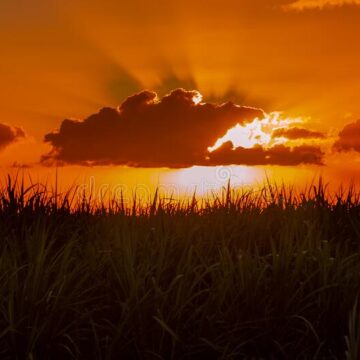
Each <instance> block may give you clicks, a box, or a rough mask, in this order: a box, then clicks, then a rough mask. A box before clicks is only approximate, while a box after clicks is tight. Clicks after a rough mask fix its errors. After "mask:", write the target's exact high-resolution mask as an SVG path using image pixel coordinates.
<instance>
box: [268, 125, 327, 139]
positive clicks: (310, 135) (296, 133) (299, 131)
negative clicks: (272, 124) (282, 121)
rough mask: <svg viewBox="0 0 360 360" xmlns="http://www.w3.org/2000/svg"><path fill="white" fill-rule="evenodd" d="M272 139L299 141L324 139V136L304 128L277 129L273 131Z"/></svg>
mask: <svg viewBox="0 0 360 360" xmlns="http://www.w3.org/2000/svg"><path fill="white" fill-rule="evenodd" d="M271 136H272V138H274V139H275V138H281V137H285V138H287V139H289V140H299V139H325V135H324V134H323V133H321V132H319V131H313V130H308V129H305V128H299V127H293V128H279V129H276V130H274V131H273V133H272V135H271Z"/></svg>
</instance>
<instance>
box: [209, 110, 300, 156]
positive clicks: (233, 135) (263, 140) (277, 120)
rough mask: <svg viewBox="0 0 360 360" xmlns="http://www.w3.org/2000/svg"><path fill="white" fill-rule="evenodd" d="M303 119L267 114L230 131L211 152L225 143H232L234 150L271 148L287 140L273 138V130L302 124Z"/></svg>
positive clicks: (217, 142) (278, 113)
mask: <svg viewBox="0 0 360 360" xmlns="http://www.w3.org/2000/svg"><path fill="white" fill-rule="evenodd" d="M302 122H303V120H302V119H301V118H294V119H293V118H282V115H281V113H280V112H272V113H270V114H266V116H265V117H264V118H263V119H258V118H256V119H254V120H253V121H252V122H250V123H247V124H245V125H240V124H237V125H235V126H234V127H232V128H231V129H229V130H228V131H227V132H226V134H225V135H224V136H223V137H221V138H219V139H218V140H217V141H216V142H215V144H214V145H213V146H210V147H208V151H209V152H213V151H215V150H217V149H219V148H220V147H221V146H222V145H223V144H224V143H226V142H228V141H230V142H231V143H232V144H233V147H234V148H238V147H243V148H247V149H250V148H252V147H254V146H255V145H260V146H263V147H264V148H269V147H271V146H274V145H278V144H282V143H285V142H286V141H287V139H286V138H276V139H274V138H273V137H272V132H273V130H275V129H277V128H280V127H289V125H291V124H298V123H302Z"/></svg>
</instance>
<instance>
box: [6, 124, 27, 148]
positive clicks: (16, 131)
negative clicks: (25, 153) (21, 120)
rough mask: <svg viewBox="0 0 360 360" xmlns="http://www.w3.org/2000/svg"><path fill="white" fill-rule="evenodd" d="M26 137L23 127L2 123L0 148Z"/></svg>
mask: <svg viewBox="0 0 360 360" xmlns="http://www.w3.org/2000/svg"><path fill="white" fill-rule="evenodd" d="M24 137H25V133H24V131H23V130H22V129H21V128H19V127H13V126H10V125H6V124H0V150H3V149H4V148H5V147H7V146H8V145H10V144H12V143H14V142H16V141H18V140H19V139H21V138H24Z"/></svg>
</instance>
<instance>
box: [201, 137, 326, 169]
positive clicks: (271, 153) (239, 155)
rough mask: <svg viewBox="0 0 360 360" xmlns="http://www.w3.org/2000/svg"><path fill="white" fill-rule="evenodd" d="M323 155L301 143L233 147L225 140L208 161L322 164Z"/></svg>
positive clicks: (213, 163) (224, 162)
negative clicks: (298, 144) (266, 147)
mask: <svg viewBox="0 0 360 360" xmlns="http://www.w3.org/2000/svg"><path fill="white" fill-rule="evenodd" d="M323 156H324V153H323V152H322V151H321V149H320V148H318V147H315V146H307V145H301V146H295V147H293V148H290V147H287V146H284V145H276V146H274V147H272V148H268V149H265V148H263V147H262V146H255V147H253V148H250V149H247V148H243V147H238V148H236V149H233V145H232V143H231V142H226V143H225V144H223V145H222V146H221V147H220V148H219V149H217V150H216V151H214V152H213V153H211V154H210V157H209V160H208V161H209V163H210V164H211V165H218V164H222V165H234V164H243V165H287V166H289V165H300V164H316V165H322V164H323V162H322V158H323Z"/></svg>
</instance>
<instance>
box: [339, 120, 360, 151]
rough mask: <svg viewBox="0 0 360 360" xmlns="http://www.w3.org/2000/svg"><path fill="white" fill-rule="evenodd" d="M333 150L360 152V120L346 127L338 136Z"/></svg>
mask: <svg viewBox="0 0 360 360" xmlns="http://www.w3.org/2000/svg"><path fill="white" fill-rule="evenodd" d="M333 150H335V151H339V152H349V151H357V152H360V119H359V120H357V121H355V122H353V123H351V124H348V125H346V126H345V127H344V128H343V129H342V130H341V131H340V132H339V135H338V140H337V141H336V142H335V143H334V145H333Z"/></svg>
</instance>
